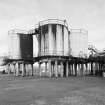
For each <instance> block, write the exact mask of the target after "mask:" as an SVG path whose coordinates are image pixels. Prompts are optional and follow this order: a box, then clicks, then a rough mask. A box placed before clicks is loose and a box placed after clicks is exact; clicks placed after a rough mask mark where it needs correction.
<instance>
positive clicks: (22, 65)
mask: <svg viewBox="0 0 105 105" xmlns="http://www.w3.org/2000/svg"><path fill="white" fill-rule="evenodd" d="M24 66H25V65H24V63H22V64H21V68H22V76H24V74H25V72H24V69H25V67H24Z"/></svg>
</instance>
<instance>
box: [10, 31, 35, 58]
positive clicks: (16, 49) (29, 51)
mask: <svg viewBox="0 0 105 105" xmlns="http://www.w3.org/2000/svg"><path fill="white" fill-rule="evenodd" d="M9 53H10V54H9V55H10V59H17V60H18V59H27V60H28V59H32V58H33V37H32V36H30V35H28V34H24V33H18V31H15V30H12V31H9Z"/></svg>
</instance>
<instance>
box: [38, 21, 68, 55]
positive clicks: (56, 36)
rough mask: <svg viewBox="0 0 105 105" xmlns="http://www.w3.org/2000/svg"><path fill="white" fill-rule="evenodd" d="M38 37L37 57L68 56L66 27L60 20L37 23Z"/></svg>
mask: <svg viewBox="0 0 105 105" xmlns="http://www.w3.org/2000/svg"><path fill="white" fill-rule="evenodd" d="M39 29H40V34H39V35H38V37H37V38H38V43H39V56H44V55H57V56H63V55H64V56H68V55H69V39H68V38H69V34H68V32H69V31H68V26H67V24H66V22H65V21H62V20H52V19H51V20H45V21H41V22H39Z"/></svg>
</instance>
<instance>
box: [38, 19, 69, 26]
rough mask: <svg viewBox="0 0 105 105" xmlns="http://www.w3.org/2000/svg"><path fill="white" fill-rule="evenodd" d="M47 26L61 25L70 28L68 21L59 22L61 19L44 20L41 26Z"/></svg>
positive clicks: (40, 23)
mask: <svg viewBox="0 0 105 105" xmlns="http://www.w3.org/2000/svg"><path fill="white" fill-rule="evenodd" d="M45 24H61V25H65V26H66V27H68V24H67V22H66V20H59V19H47V20H43V21H40V22H39V25H40V26H42V25H45Z"/></svg>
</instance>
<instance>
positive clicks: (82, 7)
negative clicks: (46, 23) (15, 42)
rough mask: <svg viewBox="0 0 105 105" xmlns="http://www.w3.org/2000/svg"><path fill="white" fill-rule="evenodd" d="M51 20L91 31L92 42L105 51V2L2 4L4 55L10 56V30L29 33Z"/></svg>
mask: <svg viewBox="0 0 105 105" xmlns="http://www.w3.org/2000/svg"><path fill="white" fill-rule="evenodd" d="M48 18H58V19H66V20H67V22H68V25H69V28H76V29H77V28H83V29H86V30H88V42H91V43H92V44H93V45H95V46H96V48H98V49H103V48H105V0H0V54H6V53H7V52H8V31H9V30H11V29H14V28H18V29H26V30H28V29H31V28H33V27H34V26H35V24H37V23H38V21H40V20H43V19H48Z"/></svg>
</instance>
